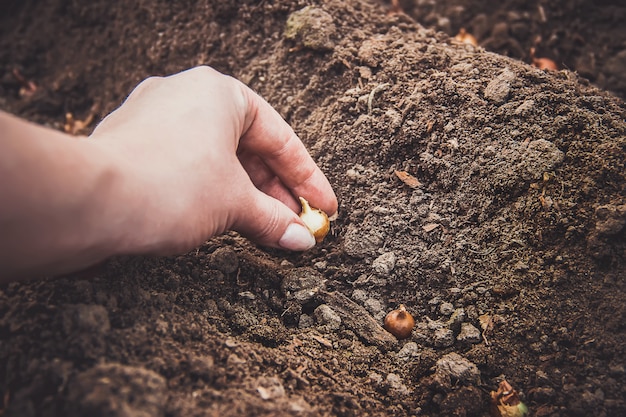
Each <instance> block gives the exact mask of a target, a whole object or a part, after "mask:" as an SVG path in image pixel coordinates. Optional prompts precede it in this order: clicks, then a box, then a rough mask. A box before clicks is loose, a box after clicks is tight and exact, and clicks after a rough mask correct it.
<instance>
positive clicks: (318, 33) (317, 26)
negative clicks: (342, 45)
mask: <svg viewBox="0 0 626 417" xmlns="http://www.w3.org/2000/svg"><path fill="white" fill-rule="evenodd" d="M285 26H286V27H285V32H284V36H285V38H287V39H292V40H295V41H297V42H299V43H300V44H301V45H302V46H304V47H305V48H310V49H313V50H315V51H328V50H332V49H333V48H334V47H335V43H334V41H333V38H334V37H335V33H336V32H337V27H336V26H335V23H334V22H333V17H332V16H331V15H330V14H328V13H327V12H325V11H324V10H322V9H320V8H318V7H313V6H307V7H305V8H303V9H301V10H298V11H296V12H293V13H292V14H290V15H289V17H288V18H287V23H286V25H285Z"/></svg>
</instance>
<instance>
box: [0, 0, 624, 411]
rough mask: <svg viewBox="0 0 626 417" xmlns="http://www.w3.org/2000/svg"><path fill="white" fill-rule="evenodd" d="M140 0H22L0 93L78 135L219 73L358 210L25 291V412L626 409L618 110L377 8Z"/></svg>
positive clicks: (16, 357) (7, 296) (17, 312)
mask: <svg viewBox="0 0 626 417" xmlns="http://www.w3.org/2000/svg"><path fill="white" fill-rule="evenodd" d="M506 3H509V4H510V5H511V7H512V9H511V10H519V9H515V5H516V4H517V3H520V2H516V1H513V0H511V1H509V2H506ZM556 3H560V4H563V5H564V4H566V3H568V2H565V1H560V2H556ZM597 3H598V2H596V3H595V4H596V7H597V9H598V10H599V11H598V13H597V14H595V15H594V14H593V13H590V14H589V15H588V17H589V22H590V23H589V24H590V25H593V24H596V23H599V22H598V20H600V22H601V19H602V16H605V12H606V10H607V8H608V7H609V6H606V8H604V6H603V5H602V4H601V2H600V4H597ZM121 4H122V3H120V5H118V4H117V3H112V2H107V1H90V2H79V1H75V0H73V1H67V0H47V1H39V2H25V3H20V2H9V3H5V4H4V5H3V6H2V8H1V9H2V16H3V17H2V18H1V20H0V28H1V29H0V72H1V74H2V78H1V79H0V107H1V108H3V109H5V110H8V111H11V112H13V113H16V114H19V115H21V116H23V117H26V118H28V119H30V120H34V121H37V122H40V123H45V124H47V125H49V126H53V127H55V128H59V129H62V128H63V124H64V122H65V113H66V112H71V113H73V114H74V115H75V116H76V117H77V118H78V119H82V118H84V117H86V116H87V115H88V114H89V112H90V111H91V110H92V109H95V110H96V117H97V118H98V117H102V116H103V115H105V114H106V113H107V112H109V111H111V110H112V109H114V108H115V107H116V106H118V105H119V104H120V102H121V101H122V100H123V99H124V97H125V96H126V95H127V94H128V93H129V92H130V91H131V89H132V88H133V87H134V86H135V85H136V84H137V83H138V82H139V81H140V80H142V79H143V78H145V77H147V76H149V75H162V74H168V73H172V72H176V71H179V70H182V69H185V68H188V67H191V66H195V65H198V64H208V65H212V66H214V67H216V68H217V69H219V70H221V71H223V72H227V73H230V74H233V75H235V76H237V77H238V78H240V79H242V80H243V81H245V82H246V83H248V84H249V85H250V86H251V87H253V88H254V89H255V90H257V91H258V92H259V93H260V94H261V95H262V96H264V97H265V98H266V99H267V100H268V101H269V102H270V103H271V104H273V105H274V106H275V107H276V108H277V109H278V111H279V112H280V113H281V114H282V115H283V116H284V117H285V118H286V119H287V120H288V121H289V123H291V125H292V126H293V127H294V128H295V130H296V132H298V134H299V135H300V136H301V138H302V139H303V141H304V142H305V143H306V145H307V147H308V148H309V149H310V151H311V153H312V155H313V156H314V158H315V159H316V161H317V162H318V163H319V165H320V166H321V167H322V169H323V170H324V172H325V173H326V174H327V175H328V177H329V179H330V181H331V183H332V184H333V186H334V187H335V190H336V191H337V194H338V197H339V199H340V216H339V218H338V220H337V221H336V222H334V224H333V228H332V235H331V236H329V237H327V239H326V240H325V241H324V242H323V243H322V244H321V245H319V246H318V247H317V248H315V249H314V250H312V251H309V252H307V253H305V254H292V253H285V252H280V251H276V250H267V249H264V248H258V247H256V246H254V245H253V244H251V243H250V242H248V241H246V240H244V239H242V238H241V237H239V236H237V235H236V234H234V233H231V234H227V235H225V236H220V237H217V238H214V239H212V240H210V241H209V242H207V243H206V244H205V245H203V246H202V247H200V248H198V249H197V250H194V251H192V252H190V253H188V254H185V255H181V256H178V257H171V258H130V259H115V260H111V261H110V262H108V263H107V264H106V265H103V266H101V267H99V268H96V269H93V270H90V271H87V272H86V273H82V274H76V275H73V276H67V277H60V278H59V277H57V278H55V279H48V280H44V281H40V282H34V283H30V284H11V285H8V286H5V287H4V288H2V289H0V375H1V377H0V378H1V379H0V391H1V392H0V394H1V395H0V398H4V404H3V405H2V404H0V405H2V413H3V415H5V416H55V415H58V416H84V415H90V416H125V417H128V416H137V417H139V416H200V415H202V416H204V415H221V416H241V415H250V416H253V415H254V416H259V415H272V416H280V415H342V416H363V415H394V416H409V415H421V416H487V415H489V413H490V405H489V404H490V401H489V392H490V391H492V390H495V389H496V387H497V386H498V383H499V382H500V381H501V380H503V379H506V380H507V381H509V382H510V383H511V384H512V385H513V387H514V388H516V389H517V390H519V391H520V395H521V397H522V400H523V401H524V402H525V403H526V404H527V405H528V407H529V409H530V415H533V416H619V415H626V401H625V398H626V363H625V359H624V358H625V357H626V351H625V350H626V337H625V336H626V327H625V325H624V323H625V322H626V303H625V294H626V281H625V277H626V263H625V260H624V259H625V255H626V239H625V237H626V228H625V227H624V224H625V223H626V178H625V176H626V170H625V167H624V162H625V160H626V123H625V122H624V117H625V115H626V105H625V104H624V102H623V101H622V100H621V99H619V98H618V97H616V96H615V95H612V94H610V93H607V92H604V91H602V90H599V89H597V88H596V87H594V86H592V85H590V83H589V82H587V81H585V80H583V79H580V78H578V77H577V75H576V74H575V73H573V72H570V71H568V70H562V71H558V72H546V71H542V70H539V69H536V68H533V67H531V66H529V65H527V64H525V63H523V62H522V61H519V60H514V59H511V58H508V57H505V56H503V55H498V54H495V53H492V52H487V51H485V50H484V49H482V48H474V47H472V46H469V45H464V44H459V43H457V42H454V41H452V40H451V39H449V38H448V36H446V35H445V34H444V33H440V32H439V33H438V32H434V31H432V30H430V29H424V28H423V27H421V26H420V25H419V24H417V23H415V22H414V21H413V20H412V19H411V18H410V17H409V16H408V15H405V14H392V15H388V14H387V9H386V7H387V6H386V5H381V4H380V3H376V2H367V1H364V0H343V1H339V0H335V1H321V0H318V1H275V2H268V1H249V0H247V1H244V0H242V1H238V2H227V1H217V0H204V1H197V2H194V1H181V2H166V1H156V0H145V1H141V2H124V4H123V5H121ZM307 4H312V5H315V6H316V7H315V8H313V9H307V10H306V11H304V12H303V13H301V14H299V15H296V16H299V17H298V18H296V19H295V20H294V18H293V15H292V20H291V23H290V24H289V25H288V26H289V29H290V30H289V31H286V30H285V28H286V26H287V25H286V22H287V19H288V17H289V16H290V15H291V13H293V12H295V11H298V10H300V9H302V8H303V7H304V6H305V5H307ZM415 4H418V5H419V4H422V3H420V2H415ZM589 4H591V2H589ZM567 10H570V8H569V6H568V9H567ZM407 12H409V11H407ZM593 16H597V17H598V19H595V20H594V19H593ZM320 22H322V23H323V24H322V25H321V26H320V27H319V29H317V30H314V31H311V30H307V27H308V26H307V24H314V23H320ZM549 24H550V23H549V22H548V23H546V25H549ZM452 29H455V28H452ZM468 29H470V30H473V29H474V28H473V27H470V26H468ZM286 33H288V34H289V39H287V36H286ZM596 46H599V45H596ZM622 48H623V45H622ZM606 59H609V55H607V56H606ZM14 69H17V70H18V74H21V75H22V76H23V77H24V78H25V79H26V80H29V81H33V82H34V83H35V84H36V86H37V88H36V90H35V91H34V93H32V91H28V86H27V85H25V83H24V82H23V81H22V82H21V83H20V82H19V81H18V80H17V78H19V77H17V78H16V76H15V74H14V73H13V71H14ZM596 81H597V80H596ZM20 90H21V93H20ZM90 127H93V126H90ZM396 171H403V172H405V173H406V174H408V175H409V176H408V177H407V176H406V175H405V176H404V181H402V180H401V179H400V178H399V177H398V175H396ZM399 304H404V305H405V306H406V307H407V309H408V310H409V311H410V312H411V313H412V314H413V315H414V316H415V318H416V322H417V325H416V328H415V330H414V331H413V334H412V335H411V337H410V338H409V339H407V340H403V341H396V340H395V339H394V338H393V337H392V336H390V335H389V333H387V332H385V331H384V330H383V329H382V327H381V324H382V321H383V318H384V315H385V313H386V312H387V311H389V310H391V309H393V308H396V307H397V306H398V305H399Z"/></svg>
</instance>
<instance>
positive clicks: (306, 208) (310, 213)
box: [300, 197, 330, 243]
mask: <svg viewBox="0 0 626 417" xmlns="http://www.w3.org/2000/svg"><path fill="white" fill-rule="evenodd" d="M300 204H301V205H302V212H301V213H300V219H302V221H303V222H304V224H305V225H306V227H307V228H308V229H309V230H310V231H311V233H312V234H313V237H315V241H316V242H317V243H320V242H321V241H322V240H324V237H325V236H326V235H327V234H328V231H329V230H330V220H329V219H328V215H327V214H326V213H324V212H323V211H322V210H320V209H317V208H313V207H311V206H310V205H309V202H308V201H306V200H305V199H304V198H302V197H300Z"/></svg>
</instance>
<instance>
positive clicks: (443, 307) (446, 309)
mask: <svg viewBox="0 0 626 417" xmlns="http://www.w3.org/2000/svg"><path fill="white" fill-rule="evenodd" d="M439 312H440V313H441V314H442V315H444V316H449V315H450V314H452V313H453V312H454V305H453V304H452V303H447V302H445V303H441V304H440V305H439Z"/></svg>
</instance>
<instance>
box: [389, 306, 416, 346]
mask: <svg viewBox="0 0 626 417" xmlns="http://www.w3.org/2000/svg"><path fill="white" fill-rule="evenodd" d="M384 327H385V330H387V331H388V332H389V333H391V334H392V335H394V336H395V337H396V339H406V338H408V337H409V336H411V332H412V331H413V327H415V319H413V316H412V315H411V313H409V312H408V311H406V308H405V307H404V304H400V307H398V308H397V309H396V310H392V311H390V312H389V313H388V314H387V316H386V317H385V326H384Z"/></svg>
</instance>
